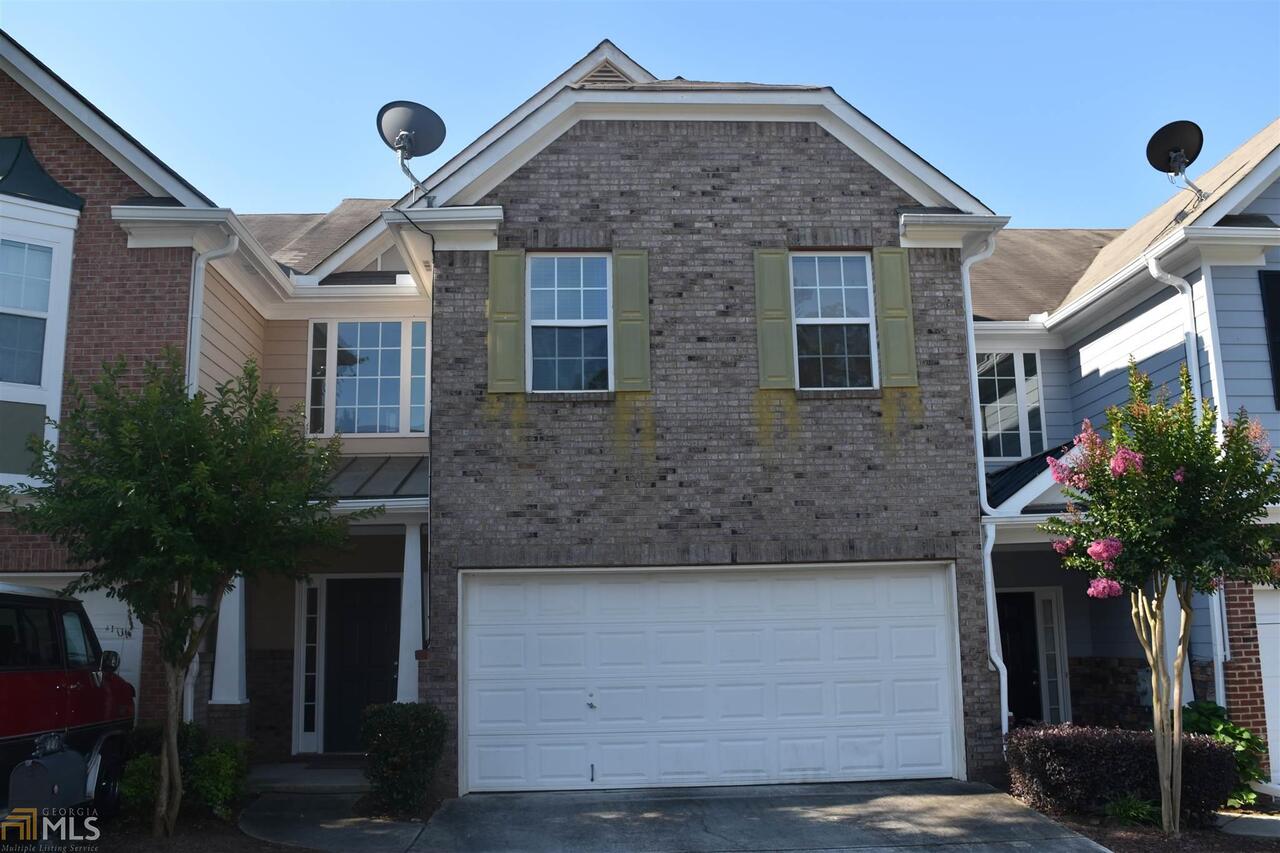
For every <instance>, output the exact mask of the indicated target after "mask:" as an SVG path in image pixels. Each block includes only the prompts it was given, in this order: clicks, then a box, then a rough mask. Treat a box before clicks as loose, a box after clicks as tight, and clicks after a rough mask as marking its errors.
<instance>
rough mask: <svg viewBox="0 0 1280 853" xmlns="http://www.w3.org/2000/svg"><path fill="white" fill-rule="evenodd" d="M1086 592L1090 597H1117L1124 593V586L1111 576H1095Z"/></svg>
mask: <svg viewBox="0 0 1280 853" xmlns="http://www.w3.org/2000/svg"><path fill="white" fill-rule="evenodd" d="M1085 594H1086V595H1088V596H1089V597H1090V598H1116V597H1118V596H1120V595H1123V594H1124V588H1123V587H1121V586H1120V584H1119V583H1117V582H1116V581H1113V580H1112V579H1111V578H1094V579H1093V580H1091V581H1089V590H1088V592H1086V593H1085Z"/></svg>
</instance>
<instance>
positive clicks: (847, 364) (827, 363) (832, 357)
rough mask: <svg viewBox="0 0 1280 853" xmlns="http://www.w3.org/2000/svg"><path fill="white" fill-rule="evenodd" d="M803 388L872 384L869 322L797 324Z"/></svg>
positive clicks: (867, 386) (864, 386)
mask: <svg viewBox="0 0 1280 853" xmlns="http://www.w3.org/2000/svg"><path fill="white" fill-rule="evenodd" d="M796 356H797V358H798V367H799V374H800V377H799V378H800V387H801V388H869V387H871V330H870V327H869V326H868V325H867V324H865V323H859V324H822V325H818V324H813V323H803V324H800V325H798V326H796Z"/></svg>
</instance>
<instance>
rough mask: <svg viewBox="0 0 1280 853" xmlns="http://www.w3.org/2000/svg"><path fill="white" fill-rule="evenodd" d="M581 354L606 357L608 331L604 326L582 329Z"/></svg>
mask: <svg viewBox="0 0 1280 853" xmlns="http://www.w3.org/2000/svg"><path fill="white" fill-rule="evenodd" d="M582 355H583V356H584V357H586V358H608V356H609V332H608V330H607V329H606V328H605V327H604V326H592V327H591V328H588V329H583V330H582Z"/></svg>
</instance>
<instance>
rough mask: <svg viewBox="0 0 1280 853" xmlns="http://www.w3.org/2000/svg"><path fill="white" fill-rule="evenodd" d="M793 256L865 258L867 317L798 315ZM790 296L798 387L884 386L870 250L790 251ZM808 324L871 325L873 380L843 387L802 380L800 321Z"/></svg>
mask: <svg viewBox="0 0 1280 853" xmlns="http://www.w3.org/2000/svg"><path fill="white" fill-rule="evenodd" d="M792 258H862V259H864V260H865V261H866V264H867V319H865V320H857V319H850V318H843V319H839V318H835V317H797V316H796V282H795V274H794V272H793V268H792V265H791V259H792ZM787 299H788V300H789V304H788V306H787V308H788V311H789V312H790V314H791V370H792V375H793V378H794V381H795V387H796V390H798V391H874V390H877V389H879V387H880V342H879V339H878V337H877V335H876V282H875V264H873V263H872V262H871V253H870V252H859V251H833V252H822V251H805V252H788V253H787ZM802 324H803V325H806V326H860V325H864V324H865V325H866V326H867V327H868V328H869V329H870V340H871V384H870V385H847V386H845V387H843V388H811V387H808V386H805V385H801V384H800V336H799V334H797V332H796V327H797V326H799V325H802Z"/></svg>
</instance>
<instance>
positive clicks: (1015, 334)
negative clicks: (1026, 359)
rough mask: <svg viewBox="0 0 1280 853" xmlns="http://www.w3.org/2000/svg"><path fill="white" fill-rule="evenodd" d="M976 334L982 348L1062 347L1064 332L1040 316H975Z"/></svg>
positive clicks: (999, 350) (1021, 349)
mask: <svg viewBox="0 0 1280 853" xmlns="http://www.w3.org/2000/svg"><path fill="white" fill-rule="evenodd" d="M973 338H974V342H975V343H976V344H977V346H978V348H979V350H981V351H982V352H1024V351H1026V350H1052V349H1063V348H1064V347H1065V343H1064V341H1063V339H1062V336H1061V335H1058V334H1056V333H1054V332H1050V331H1049V330H1048V329H1046V328H1045V327H1044V323H1043V322H1041V321H1038V320H974V321H973Z"/></svg>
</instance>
